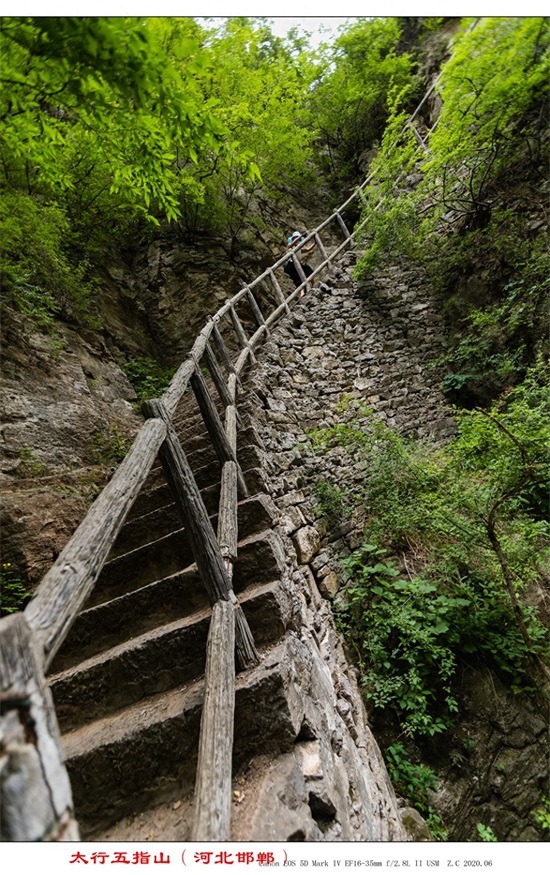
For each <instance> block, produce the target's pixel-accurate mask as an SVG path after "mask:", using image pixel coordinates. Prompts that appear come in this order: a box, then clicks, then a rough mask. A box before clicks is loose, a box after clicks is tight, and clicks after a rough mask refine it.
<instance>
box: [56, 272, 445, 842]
mask: <svg viewBox="0 0 550 875" xmlns="http://www.w3.org/2000/svg"><path fill="white" fill-rule="evenodd" d="M352 261H353V257H352V256H351V255H347V256H345V257H344V259H342V260H341V266H340V267H335V268H333V269H331V278H330V279H329V282H330V283H331V287H330V288H329V289H328V291H325V292H323V293H319V292H316V293H314V294H310V295H306V297H305V298H304V299H303V301H300V302H299V304H298V305H297V306H296V308H295V309H294V311H293V314H292V315H291V316H290V317H288V318H287V319H285V320H283V322H281V324H280V325H279V326H278V327H277V328H276V329H275V330H274V331H273V333H272V335H271V338H270V339H269V340H268V342H267V343H266V344H265V345H264V347H263V348H262V349H261V350H260V351H259V352H258V353H257V363H256V365H255V366H254V367H253V369H252V370H251V371H250V373H249V375H248V377H247V379H246V382H245V385H244V389H243V390H242V395H243V397H244V400H245V402H246V403H245V404H244V406H243V405H241V406H240V408H239V409H240V411H241V423H240V426H239V431H238V442H237V446H238V460H239V463H240V465H241V468H242V470H243V472H244V477H245V480H246V483H247V487H248V491H249V494H250V496H251V497H249V498H246V499H243V500H241V501H240V503H239V508H238V513H239V547H238V559H237V561H236V563H235V567H234V577H233V584H234V589H235V593H236V594H237V596H238V598H239V601H240V602H241V604H242V607H243V610H244V613H245V616H246V618H247V620H248V623H249V625H250V628H251V631H252V633H253V635H254V638H255V641H256V646H257V648H258V650H259V653H260V663H259V665H258V666H257V667H255V668H253V669H249V670H247V671H244V672H240V673H239V674H238V675H237V680H236V704H235V733H234V752H233V807H232V822H231V838H232V839H233V840H237V841H243V840H246V841H260V840H263V841H289V840H294V841H324V840H331V841H335V840H336V841H338V840H343V841H380V840H382V841H386V840H397V841H403V840H407V838H408V833H407V831H406V829H405V826H404V823H405V822H406V819H407V816H408V815H405V814H404V813H403V812H402V811H401V810H399V808H398V805H397V801H396V798H395V794H394V791H393V788H392V786H391V783H390V781H389V778H388V775H387V772H386V769H385V766H384V763H383V760H382V757H381V754H380V751H379V749H378V746H377V744H376V742H375V740H374V738H373V736H372V733H371V731H370V729H369V727H368V724H367V720H366V714H365V710H364V705H363V702H362V698H361V695H360V693H359V691H358V688H357V683H356V679H355V674H354V672H353V671H352V670H350V669H349V666H348V664H347V661H346V658H345V655H344V652H343V648H342V644H341V641H340V639H339V637H338V635H337V634H336V632H335V630H334V626H333V622H332V613H331V608H330V597H332V596H333V595H334V593H335V592H336V591H337V588H338V586H339V582H338V580H337V577H338V571H337V568H338V559H339V558H340V556H341V555H342V554H345V553H346V552H349V549H350V546H351V548H353V537H354V536H355V535H354V533H353V532H348V533H347V534H346V532H341V533H340V535H341V537H340V539H339V540H338V541H337V542H336V543H331V542H330V539H329V538H327V537H326V532H325V530H324V529H323V524H322V520H319V519H317V516H316V514H315V511H314V508H313V506H312V501H311V497H312V494H313V488H314V483H315V479H316V477H317V476H318V464H319V461H318V460H317V459H315V458H314V457H312V456H311V455H310V453H309V451H307V449H306V448H307V438H306V435H307V431H308V430H309V429H311V428H314V427H317V426H319V425H331V424H335V423H336V422H338V421H339V419H341V420H342V421H345V419H346V416H347V415H348V414H346V413H345V412H342V410H341V403H340V402H341V399H342V397H343V395H346V394H351V395H352V396H353V397H359V398H363V399H365V400H366V401H367V402H368V403H369V404H371V405H373V406H374V407H375V408H377V409H378V410H379V412H380V414H381V415H382V416H383V417H384V418H385V419H386V421H387V422H388V424H389V425H392V426H397V427H400V428H401V429H402V430H404V431H411V430H414V431H416V430H418V431H420V430H427V431H429V432H431V433H437V434H439V435H441V434H442V432H443V433H444V432H445V431H447V430H448V431H451V430H452V427H453V423H452V421H451V420H450V419H448V417H447V412H446V410H445V409H444V406H443V399H442V398H441V396H440V395H439V394H438V392H437V391H436V389H435V384H436V379H435V377H434V378H433V380H432V382H433V384H434V386H433V387H431V388H430V387H429V386H428V383H429V381H425V380H423V381H422V382H419V384H418V388H415V387H413V390H412V392H411V397H409V396H408V395H407V392H404V390H403V386H405V385H406V383H405V382H404V380H406V378H404V376H403V375H404V374H406V373H409V374H413V375H414V378H415V379H418V377H417V375H418V374H420V372H421V371H423V369H424V362H425V360H426V356H427V355H428V352H429V350H430V348H431V347H433V343H434V335H435V329H434V328H433V325H432V323H431V321H430V319H431V314H430V311H429V307H428V305H427V304H426V305H425V304H424V303H422V306H420V307H417V310H415V311H414V313H413V314H412V317H411V312H410V307H411V306H412V305H414V304H416V303H417V302H418V294H419V293H418V292H417V291H414V288H413V291H414V296H413V298H412V301H410V303H407V302H405V304H404V312H403V313H402V314H401V313H400V312H396V310H395V305H394V304H393V302H392V292H391V288H390V289H389V290H387V289H386V288H384V289H383V292H384V297H383V298H376V299H374V298H373V300H372V301H371V303H370V305H369V308H368V315H367V310H366V309H365V304H364V302H362V301H361V300H360V298H358V297H357V295H355V293H354V288H353V282H352V280H351V278H350V276H349V266H350V265H351V263H352ZM384 282H385V280H384V278H383V280H382V285H383V283H384ZM391 282H392V277H389V278H388V285H391ZM386 292H387V294H386ZM401 292H402V290H401ZM314 295H315V297H314ZM388 298H389V304H388V305H387V306H388V309H387V310H384V307H383V304H382V302H383V301H386V300H388ZM405 300H406V296H405ZM392 308H393V309H392ZM401 322H402V323H403V327H401V324H400V323H401ZM381 330H383V331H384V332H385V333H387V334H388V335H389V337H390V342H389V346H390V347H391V348H386V346H385V344H384V343H383V340H382V337H381V334H380V331H381ZM392 332H393V335H392ZM393 336H395V339H393ZM392 344H393V346H392ZM423 376H424V374H423ZM409 385H410V381H409ZM388 387H391V389H392V392H391V394H390V393H389V391H388ZM214 395H215V393H213V397H214ZM193 404H194V402H193V401H192V399H191V397H190V396H188V395H186V396H184V398H183V401H182V402H181V404H180V409H179V412H178V415H177V417H176V420H175V425H176V427H177V430H178V434H179V437H180V440H181V442H182V446H183V448H184V450H185V453H186V455H187V457H188V460H189V462H190V464H191V467H192V469H193V472H194V475H195V478H196V480H197V483H198V486H199V488H200V490H201V494H202V497H203V501H204V503H205V506H206V508H207V510H208V513H209V515H210V518H211V521H212V523H213V525H214V528H215V527H216V522H217V507H218V500H219V481H220V464H219V462H218V460H217V458H216V457H215V455H214V451H213V449H212V447H211V445H210V442H209V440H208V437H207V435H206V432H205V429H204V425H203V423H202V418H201V417H200V415H199V413H198V410H197V409H196V407H194V406H193ZM419 404H420V405H421V406H422V408H423V409H424V410H425V416H424V417H423V419H422V422H421V423H420V422H419V420H418V410H419V406H418V405H419ZM243 411H244V412H243ZM415 425H416V428H415ZM335 452H336V455H334V454H333V456H332V457H329V458H328V459H327V460H326V464H327V465H328V466H329V467H328V470H329V473H330V474H331V475H332V476H333V477H334V478H336V481H337V482H339V481H340V480H342V479H343V478H349V477H350V476H351V477H352V479H353V478H354V477H356V476H357V477H359V476H360V472H359V471H357V472H355V471H354V470H350V468H349V463H348V462H346V461H345V460H343V459H340V458H339V457H338V453H337V451H335ZM308 496H309V497H308ZM323 596H325V597H323ZM209 620H210V607H209V602H208V599H207V596H206V592H205V591H204V587H203V585H202V583H201V581H200V578H199V575H198V572H197V569H196V566H195V565H194V563H193V557H192V550H191V544H190V543H189V539H188V536H187V533H186V532H185V530H184V529H183V528H182V524H181V521H180V519H179V516H178V513H177V512H176V508H175V505H174V503H173V501H172V498H171V493H170V490H169V488H168V486H167V483H166V481H165V478H164V474H163V471H162V469H161V468H160V466H159V467H155V468H153V470H152V471H151V473H150V475H149V477H148V479H147V481H146V483H145V485H144V488H143V489H142V491H141V493H140V495H139V496H138V498H137V500H136V502H135V503H134V506H133V508H132V511H131V512H130V514H129V516H128V518H127V520H126V522H125V525H124V526H123V528H122V530H121V532H120V534H119V536H118V539H117V541H116V543H115V545H114V547H113V549H112V550H111V554H110V557H109V561H108V562H107V563H106V565H105V566H104V568H103V571H102V573H101V576H100V578H99V579H98V581H97V584H96V586H95V589H94V591H93V593H92V595H91V597H90V599H89V601H88V603H87V604H86V605H85V606H84V609H83V610H82V611H81V613H80V614H79V616H78V617H77V619H76V621H75V623H74V625H73V627H72V628H71V630H70V632H69V635H68V637H67V638H66V640H65V642H64V644H63V647H62V648H61V650H60V651H59V653H58V654H57V655H56V657H55V660H54V663H53V664H52V667H51V675H50V678H49V680H50V684H51V690H52V693H53V696H54V700H55V706H56V711H57V714H58V717H59V721H60V726H61V730H62V733H63V738H62V741H63V748H64V751H65V755H66V760H67V767H68V771H69V776H70V779H71V784H72V790H73V797H74V803H75V809H76V817H77V819H78V821H79V826H80V831H81V835H82V837H83V838H84V839H86V840H92V841H100V840H102V841H104V840H112V841H115V840H120V841H125V840H126V841H138V840H157V841H158V840H170V841H174V840H177V841H185V840H188V839H189V835H190V824H191V818H192V794H193V788H194V782H195V772H196V763H197V745H198V737H199V726H200V718H201V709H202V701H203V695H204V680H203V673H204V668H205V648H206V639H207V634H208V628H209ZM417 817H418V815H417Z"/></svg>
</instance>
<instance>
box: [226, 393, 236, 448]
mask: <svg viewBox="0 0 550 875" xmlns="http://www.w3.org/2000/svg"><path fill="white" fill-rule="evenodd" d="M238 417H239V414H238V413H237V408H236V407H235V405H234V404H230V405H229V406H228V407H226V408H225V423H224V429H225V433H226V435H227V440H228V441H229V446H230V447H231V449H232V450H233V452H234V453H236V452H237V422H238Z"/></svg>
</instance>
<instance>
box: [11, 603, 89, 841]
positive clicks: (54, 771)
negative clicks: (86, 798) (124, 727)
mask: <svg viewBox="0 0 550 875" xmlns="http://www.w3.org/2000/svg"><path fill="white" fill-rule="evenodd" d="M0 751H1V756H0V841H4V842H38V841H78V840H79V838H80V837H79V834H78V824H77V822H76V820H75V819H74V815H73V799H72V792H71V785H70V783H69V777H68V775H67V770H66V768H65V764H64V759H63V751H62V748H61V738H60V733H59V727H58V725H57V718H56V715H55V710H54V705H53V699H52V696H51V693H50V691H49V689H48V687H47V685H46V681H45V678H44V674H43V670H42V665H41V658H40V655H39V653H37V651H36V648H35V645H34V641H33V632H32V630H31V628H30V626H29V625H28V623H27V621H26V619H25V616H24V615H23V614H14V615H13V616H10V617H4V619H3V620H1V621H0Z"/></svg>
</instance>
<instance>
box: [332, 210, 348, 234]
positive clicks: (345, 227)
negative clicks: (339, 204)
mask: <svg viewBox="0 0 550 875" xmlns="http://www.w3.org/2000/svg"><path fill="white" fill-rule="evenodd" d="M336 218H337V220H338V224H339V225H340V227H341V229H342V231H343V232H344V234H345V236H346V237H351V234H350V232H349V231H348V229H347V226H346V223H345V222H344V220H343V218H342V216H341V215H340V213H338V212H337V213H336Z"/></svg>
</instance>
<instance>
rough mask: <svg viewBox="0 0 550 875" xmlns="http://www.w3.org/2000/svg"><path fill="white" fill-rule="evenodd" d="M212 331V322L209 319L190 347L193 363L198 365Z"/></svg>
mask: <svg viewBox="0 0 550 875" xmlns="http://www.w3.org/2000/svg"><path fill="white" fill-rule="evenodd" d="M213 330H214V320H213V319H209V320H208V322H207V323H206V325H205V326H204V328H203V329H202V331H201V332H200V334H199V336H198V337H197V339H196V340H195V343H194V344H193V346H192V347H191V353H190V355H191V357H192V358H194V359H195V362H196V363H197V364H198V363H199V362H200V360H201V358H202V357H203V354H204V350H205V349H206V344H207V343H208V339H209V337H210V335H211V334H212V331H213Z"/></svg>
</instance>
